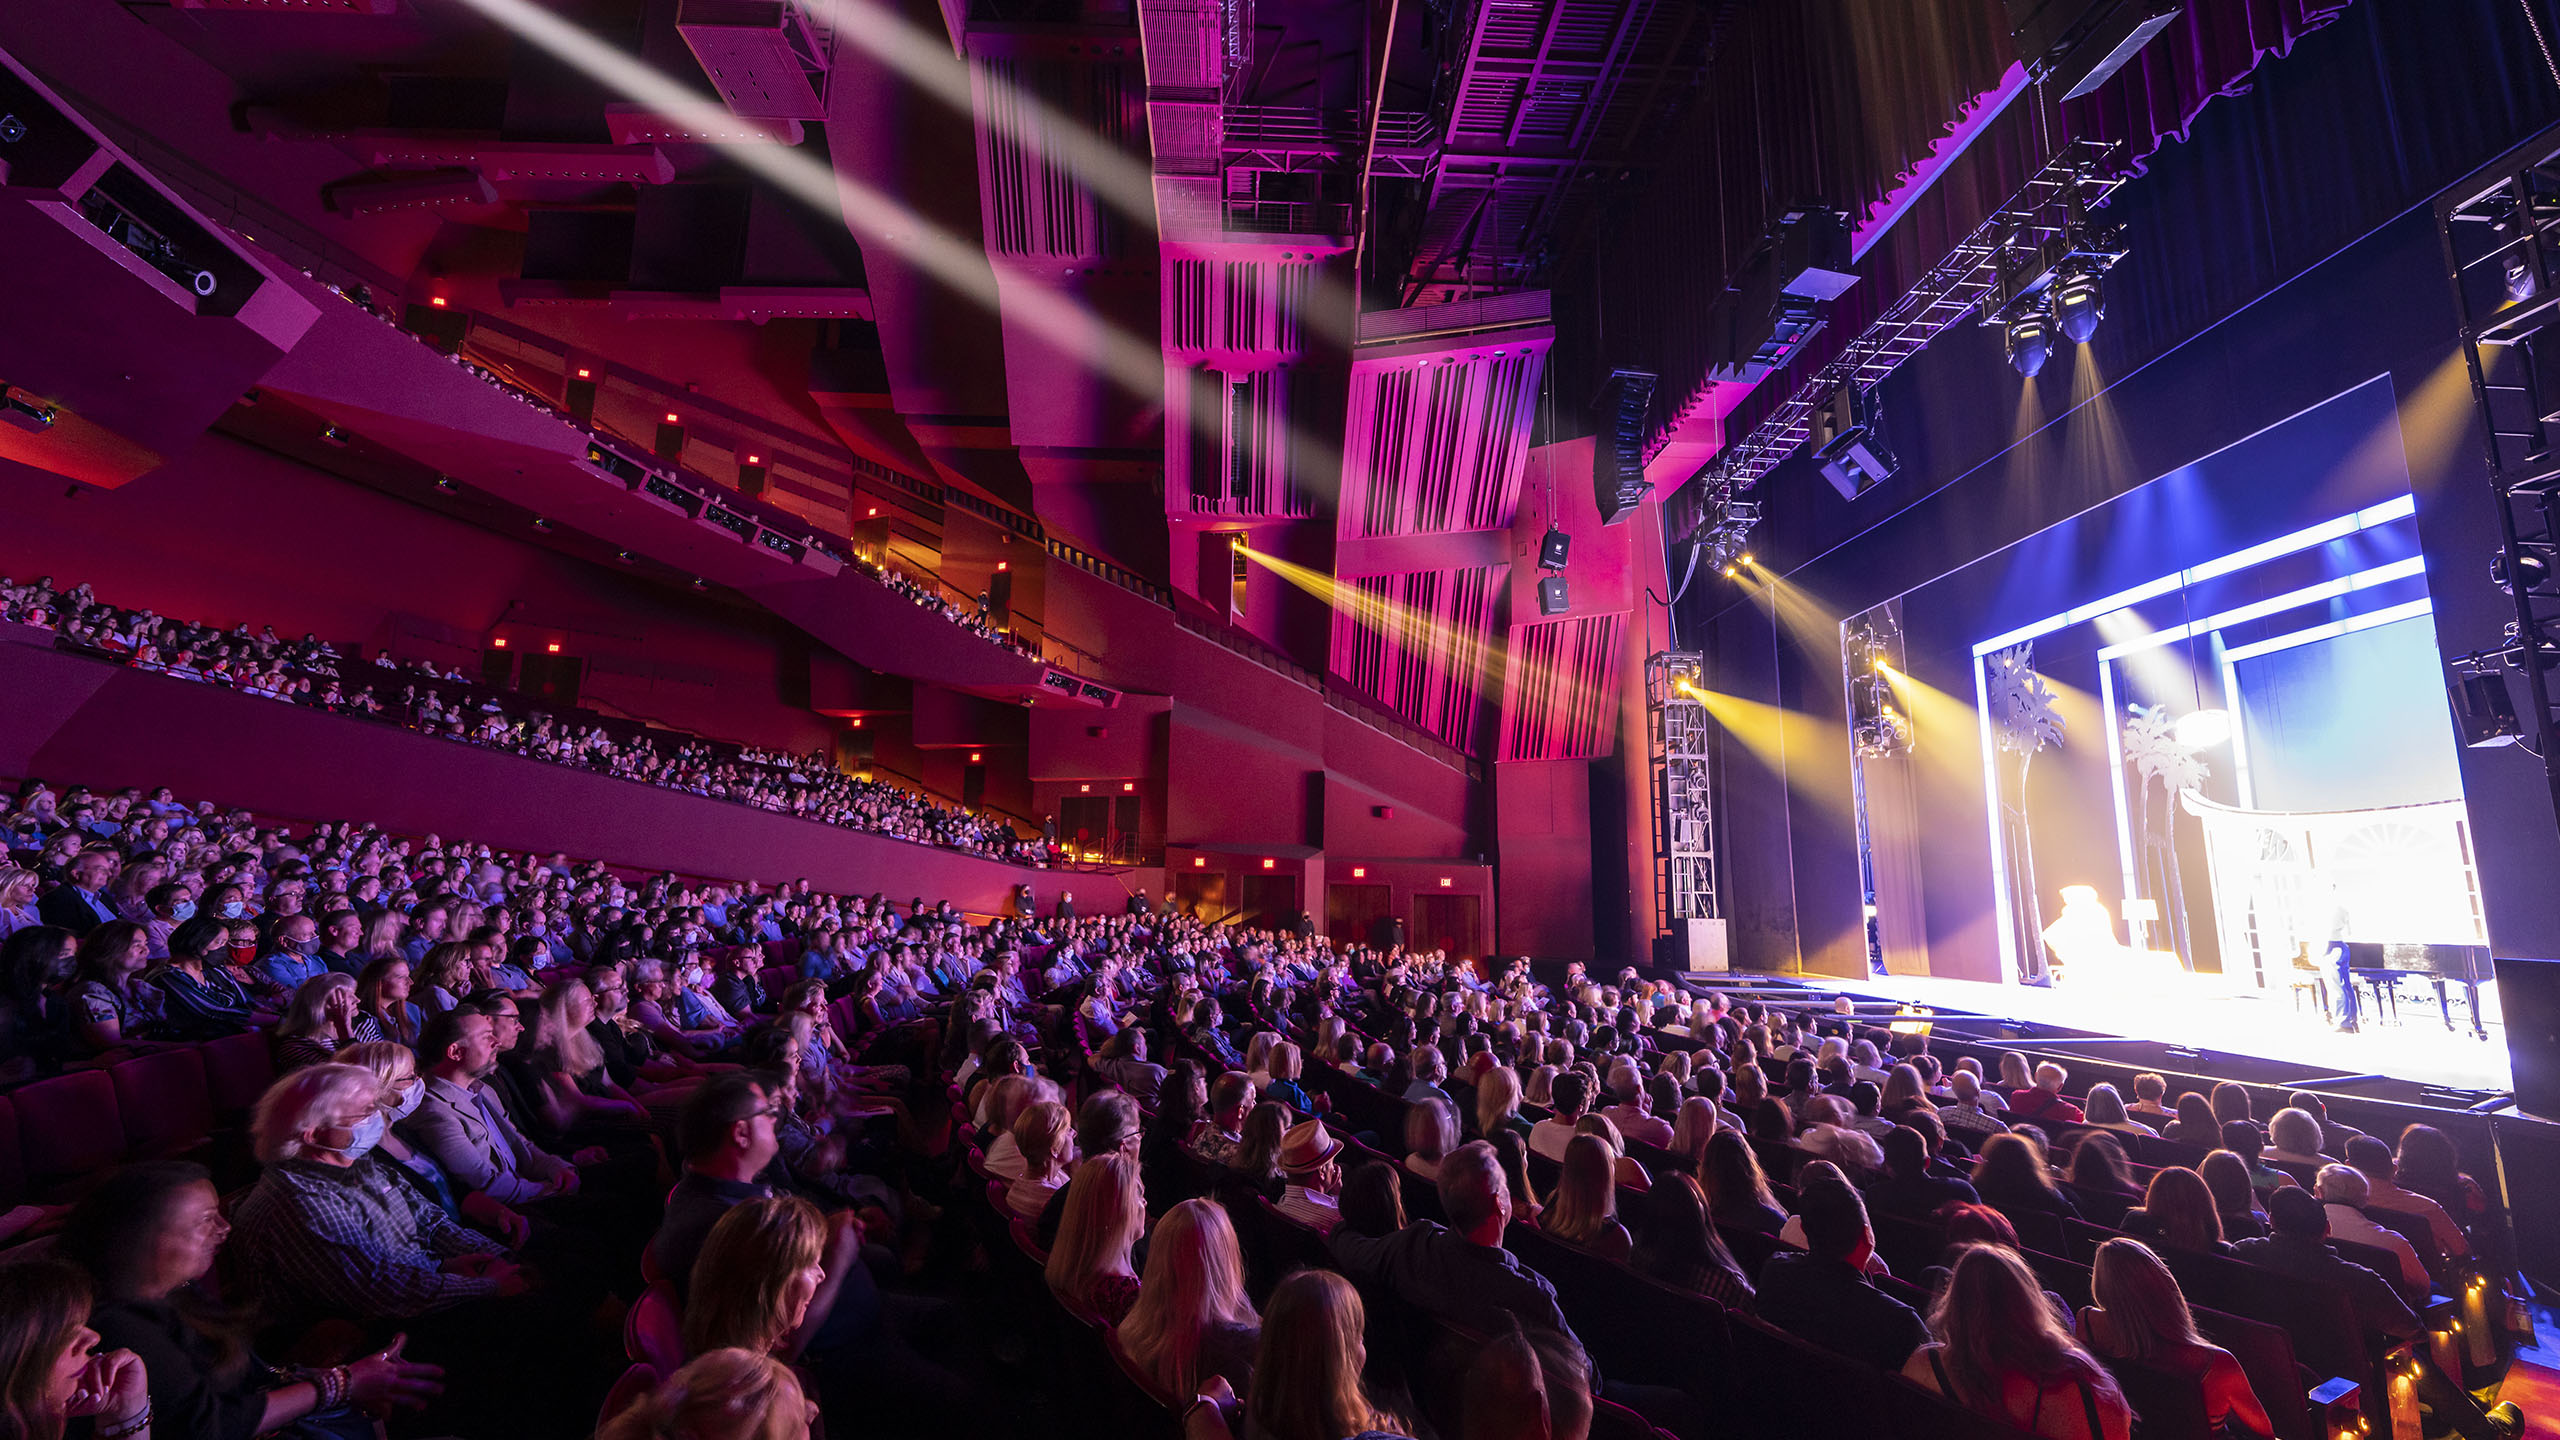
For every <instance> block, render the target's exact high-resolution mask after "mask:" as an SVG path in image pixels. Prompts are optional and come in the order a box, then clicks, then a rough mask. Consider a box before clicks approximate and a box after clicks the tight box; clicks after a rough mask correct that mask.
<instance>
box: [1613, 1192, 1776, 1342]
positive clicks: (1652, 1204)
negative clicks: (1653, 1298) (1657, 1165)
mask: <svg viewBox="0 0 2560 1440" xmlns="http://www.w3.org/2000/svg"><path fill="white" fill-rule="evenodd" d="M1627 1263H1628V1264H1629V1265H1630V1266H1631V1267H1633V1268H1634V1269H1635V1270H1636V1271H1637V1272H1639V1273H1641V1274H1645V1275H1650V1276H1652V1277H1653V1278H1654V1279H1656V1280H1659V1281H1661V1282H1662V1283H1664V1284H1665V1285H1670V1286H1674V1287H1677V1288H1679V1289H1682V1290H1688V1291H1692V1292H1695V1293H1696V1294H1700V1295H1704V1296H1706V1297H1707V1298H1708V1299H1710V1300H1713V1301H1715V1302H1716V1303H1717V1304H1719V1305H1723V1306H1725V1307H1727V1308H1728V1309H1743V1308H1746V1307H1748V1306H1749V1305H1750V1304H1751V1282H1750V1281H1749V1280H1746V1279H1744V1278H1743V1275H1742V1267H1741V1266H1739V1265H1736V1264H1735V1263H1734V1260H1733V1252H1732V1251H1730V1250H1727V1249H1726V1248H1725V1245H1724V1241H1723V1240H1722V1239H1721V1238H1719V1237H1718V1236H1717V1235H1716V1227H1715V1226H1714V1225H1713V1224H1711V1223H1709V1222H1708V1220H1707V1193H1706V1191H1704V1190H1702V1189H1700V1188H1699V1187H1698V1181H1697V1178H1696V1177H1695V1176H1692V1175H1686V1174H1672V1175H1667V1176H1664V1177H1663V1179H1662V1181H1661V1183H1659V1184H1657V1185H1655V1186H1654V1187H1653V1189H1652V1190H1651V1191H1649V1192H1648V1193H1647V1194H1646V1195H1645V1197H1644V1203H1643V1214H1642V1215H1641V1216H1639V1217H1638V1222H1637V1227H1636V1243H1635V1251H1634V1253H1633V1254H1632V1255H1631V1256H1629V1257H1628V1261H1627Z"/></svg>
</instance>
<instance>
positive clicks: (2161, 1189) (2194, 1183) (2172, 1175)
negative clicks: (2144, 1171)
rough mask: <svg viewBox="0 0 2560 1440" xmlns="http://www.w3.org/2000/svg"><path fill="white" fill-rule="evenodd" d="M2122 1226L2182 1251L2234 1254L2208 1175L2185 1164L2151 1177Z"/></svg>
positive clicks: (2130, 1231)
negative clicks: (2225, 1235) (2205, 1180)
mask: <svg viewBox="0 0 2560 1440" xmlns="http://www.w3.org/2000/svg"><path fill="white" fill-rule="evenodd" d="M2118 1228H2120V1229H2122V1230H2123V1231H2125V1233H2127V1234H2129V1235H2139V1236H2142V1237H2144V1238H2145V1239H2150V1240H2157V1241H2159V1242H2160V1243H2161V1244H2163V1245H2174V1246H2176V1247H2178V1248H2179V1249H2181V1250H2205V1251H2210V1252H2212V1253H2213V1254H2216V1255H2228V1254H2230V1253H2231V1246H2230V1244H2229V1243H2228V1242H2227V1241H2225V1240H2224V1239H2223V1238H2222V1213H2221V1211H2220V1210H2219V1209H2218V1208H2217V1207H2216V1206H2215V1205H2214V1203H2213V1191H2212V1189H2211V1188H2210V1187H2208V1186H2207V1185H2206V1184H2205V1183H2204V1177H2203V1176H2201V1175H2199V1174H2197V1173H2196V1172H2194V1171H2193V1170H2190V1169H2188V1168H2186V1167H2185V1166H2183V1165H2167V1166H2163V1167H2161V1169H2160V1170H2159V1171H2158V1172H2157V1173H2155V1174H2154V1175H2153V1176H2152V1177H2151V1185H2150V1188H2149V1189H2147V1190H2145V1191H2143V1194H2142V1203H2141V1204H2140V1205H2139V1206H2136V1207H2135V1208H2133V1209H2131V1210H2127V1211H2126V1212H2124V1221H2123V1224H2122V1225H2121V1226H2119V1227H2118Z"/></svg>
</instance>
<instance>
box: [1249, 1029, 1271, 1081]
mask: <svg viewBox="0 0 2560 1440" xmlns="http://www.w3.org/2000/svg"><path fill="white" fill-rule="evenodd" d="M1279 1043H1280V1037H1279V1036H1278V1035H1277V1034H1274V1033H1273V1032H1271V1031H1269V1030H1256V1031H1254V1032H1253V1038H1252V1039H1251V1040H1248V1041H1246V1042H1245V1046H1244V1068H1245V1070H1246V1071H1247V1072H1248V1073H1251V1072H1255V1071H1259V1072H1260V1073H1262V1074H1265V1075H1268V1074H1270V1073H1271V1047H1273V1046H1275V1045H1277V1044H1279Z"/></svg>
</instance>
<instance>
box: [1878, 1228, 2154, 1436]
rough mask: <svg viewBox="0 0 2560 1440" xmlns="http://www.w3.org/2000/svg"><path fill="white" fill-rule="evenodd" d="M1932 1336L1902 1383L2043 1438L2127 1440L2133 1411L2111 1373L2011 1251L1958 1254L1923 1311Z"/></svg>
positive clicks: (1915, 1356)
mask: <svg viewBox="0 0 2560 1440" xmlns="http://www.w3.org/2000/svg"><path fill="white" fill-rule="evenodd" d="M1929 1330H1930V1333H1931V1334H1933V1335H1935V1336H1937V1340H1936V1341H1935V1342H1934V1343H1932V1344H1928V1345H1923V1346H1921V1347H1920V1348H1919V1349H1918V1350H1915V1351H1913V1352H1912V1354H1911V1358H1910V1359H1909V1360H1908V1361H1906V1362H1904V1364H1903V1367H1902V1373H1903V1375H1904V1376H1905V1377H1907V1378H1908V1379H1910V1380H1912V1381H1914V1382H1916V1383H1918V1384H1920V1385H1924V1386H1927V1387H1928V1388H1929V1389H1932V1390H1935V1391H1937V1392H1938V1393H1939V1394H1941V1395H1944V1396H1946V1397H1947V1398H1948V1399H1950V1400H1953V1401H1955V1402H1956V1403H1957V1404H1959V1405H1962V1406H1964V1407H1965V1408H1966V1409H1968V1410H1971V1411H1973V1412H1975V1413H1976V1414H1979V1415H1986V1416H1989V1417H1991V1418H1992V1419H1995V1420H1999V1421H2001V1422H2003V1423H2005V1424H2008V1425H2013V1426H2016V1427H2017V1428H2019V1429H2021V1430H2025V1431H2027V1432H2028V1433H2030V1434H2034V1435H2040V1436H2043V1437H2045V1440H2129V1437H2130V1436H2131V1435H2132V1433H2133V1411H2132V1408H2131V1407H2130V1406H2128V1405H2126V1404H2125V1400H2124V1393H2123V1392H2122V1391H2120V1390H2118V1389H2117V1388H2116V1382H2115V1377H2113V1376H2111V1375H2109V1374H2108V1373H2107V1369H2106V1367H2105V1366H2103V1365H2101V1364H2099V1363H2098V1362H2097V1360H2096V1359H2095V1358H2094V1357H2092V1356H2091V1355H2090V1354H2089V1352H2088V1351H2086V1350H2083V1349H2081V1348H2080V1344H2079V1342H2078V1341H2076V1340H2074V1339H2072V1338H2071V1332H2070V1331H2068V1330H2065V1329H2064V1328H2063V1327H2062V1322H2061V1320H2060V1319H2059V1318H2058V1317H2057V1316H2056V1315H2055V1314H2054V1311H2053V1306H2052V1304H2051V1303H2050V1302H2048V1301H2047V1300H2046V1299H2045V1296H2044V1290H2043V1288H2042V1287H2040V1286H2038V1285H2037V1284H2036V1280H2035V1276H2034V1275H2033V1274H2032V1273H2030V1272H2029V1271H2028V1269H2027V1264H2026V1262H2025V1261H2024V1260H2021V1259H2019V1258H2018V1256H2017V1253H2016V1252H2014V1251H2011V1250H2004V1249H2000V1248H1998V1247H1996V1246H1990V1245H1976V1246H1974V1247H1972V1248H1971V1249H1968V1250H1966V1251H1965V1252H1964V1253H1963V1254H1961V1255H1959V1256H1957V1257H1956V1263H1955V1269H1954V1271H1953V1272H1952V1273H1950V1274H1949V1275H1948V1277H1947V1286H1946V1289H1944V1290H1942V1291H1940V1292H1939V1293H1938V1301H1937V1303H1936V1304H1935V1305H1933V1306H1931V1307H1930V1311H1929Z"/></svg>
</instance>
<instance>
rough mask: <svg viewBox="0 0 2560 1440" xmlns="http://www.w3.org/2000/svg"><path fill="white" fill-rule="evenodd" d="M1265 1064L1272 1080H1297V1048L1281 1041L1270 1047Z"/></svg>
mask: <svg viewBox="0 0 2560 1440" xmlns="http://www.w3.org/2000/svg"><path fill="white" fill-rule="evenodd" d="M1265 1063H1266V1064H1267V1065H1268V1066H1269V1071H1268V1073H1269V1074H1270V1076H1271V1078H1272V1079H1274V1080H1295V1079H1297V1078H1298V1047H1297V1046H1295V1045H1293V1044H1291V1043H1289V1042H1288V1041H1286V1040H1282V1041H1280V1042H1278V1043H1277V1044H1275V1045H1273V1046H1272V1047H1271V1055H1270V1058H1269V1059H1268V1060H1267V1061H1266V1062H1265Z"/></svg>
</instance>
